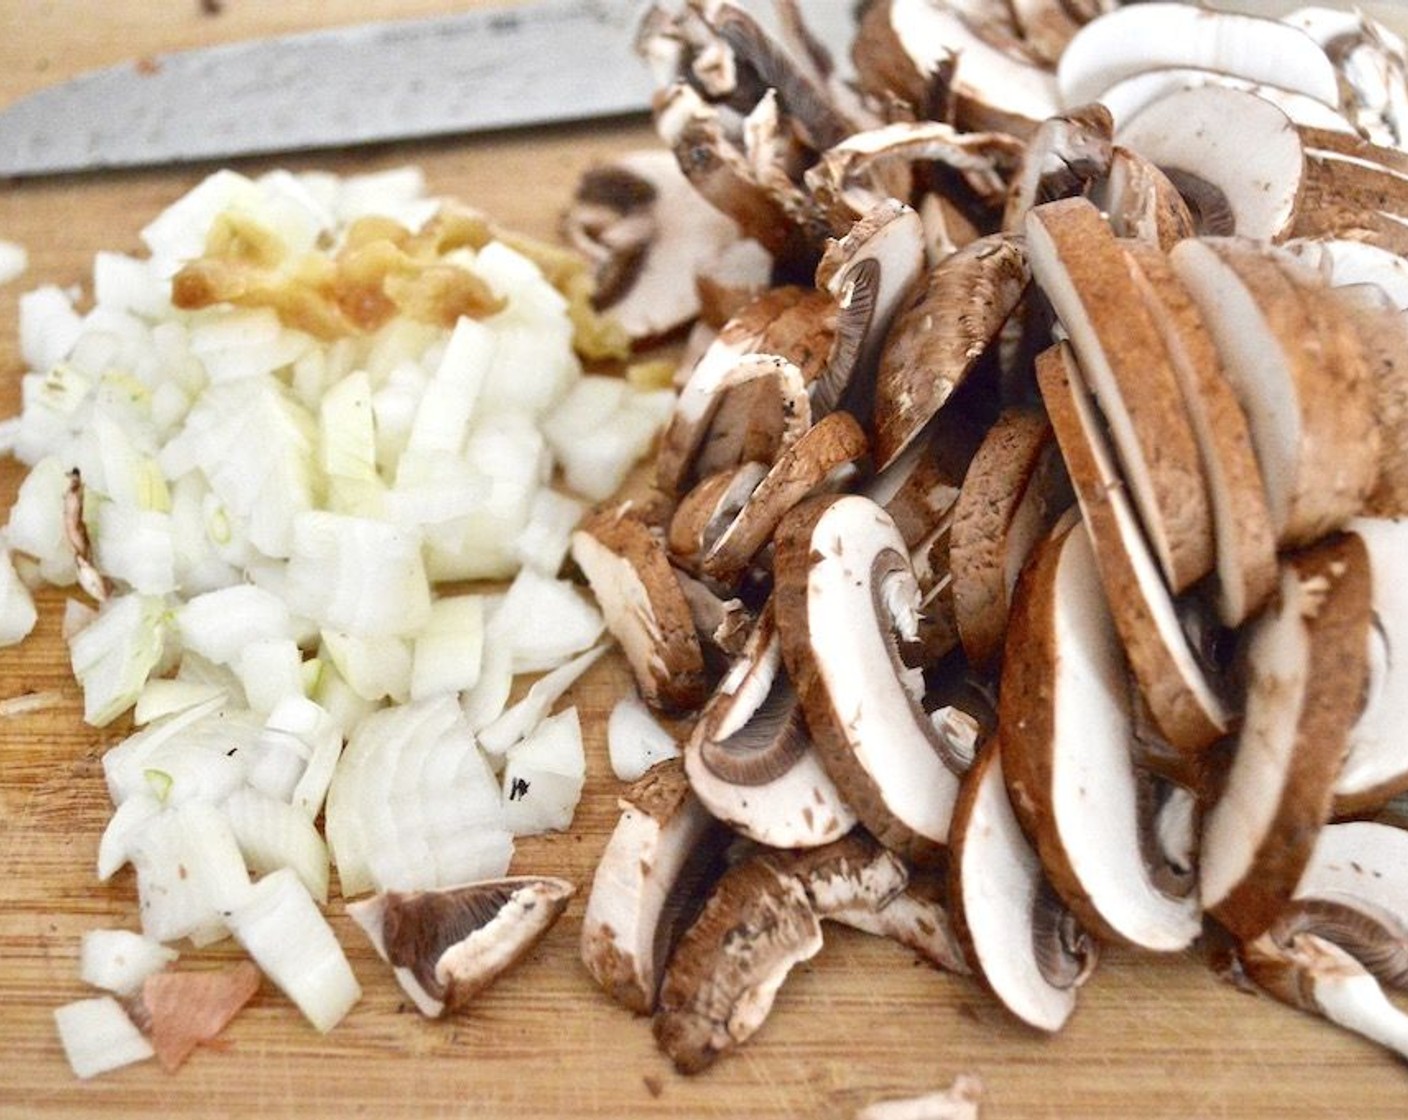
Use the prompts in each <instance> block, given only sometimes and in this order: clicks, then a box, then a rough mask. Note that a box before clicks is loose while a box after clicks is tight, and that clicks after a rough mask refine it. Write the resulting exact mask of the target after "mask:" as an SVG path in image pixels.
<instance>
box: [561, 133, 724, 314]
mask: <svg viewBox="0 0 1408 1120" xmlns="http://www.w3.org/2000/svg"><path fill="white" fill-rule="evenodd" d="M563 228H564V233H565V234H566V236H567V239H568V241H569V242H571V244H572V245H573V246H574V247H576V248H577V249H579V250H581V251H582V252H584V253H585V254H586V255H587V257H588V258H589V259H590V260H592V261H593V263H594V265H595V272H596V281H597V292H596V296H595V297H594V302H595V303H596V305H597V307H598V309H600V310H604V311H609V312H610V314H611V316H612V317H613V318H614V319H615V320H616V321H617V322H619V323H620V324H621V326H622V327H624V328H625V330H626V333H627V334H628V335H629V336H630V337H631V338H632V339H633V340H636V341H640V340H645V339H656V338H661V337H663V336H665V335H668V334H671V333H673V332H674V331H676V330H678V329H679V328H681V327H684V326H685V325H687V324H688V323H689V321H690V320H691V319H693V318H694V317H695V316H696V315H698V314H699V310H700V302H699V293H698V291H697V289H696V287H695V284H694V275H695V273H696V272H697V271H699V270H700V269H701V268H703V267H704V266H705V265H707V264H709V263H711V262H713V261H715V260H717V259H718V258H719V257H720V256H721V255H722V254H723V253H724V252H725V251H726V250H727V249H729V248H730V247H731V246H732V245H734V244H736V243H738V241H739V240H740V235H739V232H738V227H737V226H736V225H735V224H734V223H733V222H732V221H731V220H730V219H729V218H727V217H726V216H724V215H723V214H720V213H719V212H718V211H717V210H715V209H714V208H713V207H712V206H710V205H709V204H708V203H707V202H705V201H704V200H703V199H702V198H700V197H699V194H698V193H697V192H696V191H695V190H694V188H693V187H691V186H690V184H689V182H688V181H687V180H686V179H685V177H684V176H683V175H682V174H681V172H680V169H679V165H678V163H677V162H676V161H675V159H674V158H673V156H671V155H670V153H668V152H657V151H648V152H647V151H642V152H628V153H626V154H624V155H622V156H620V157H618V158H617V159H616V160H615V161H613V162H612V163H610V164H607V165H603V166H600V167H594V168H590V169H588V170H587V171H586V173H585V174H584V175H583V176H582V179H581V182H580V183H579V185H578V188H577V193H576V196H575V198H574V199H573V202H572V205H571V206H570V207H569V208H568V210H567V212H566V214H565V215H564V218H563Z"/></svg>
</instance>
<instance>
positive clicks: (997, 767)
mask: <svg viewBox="0 0 1408 1120" xmlns="http://www.w3.org/2000/svg"><path fill="white" fill-rule="evenodd" d="M1001 756H1002V748H1001V740H1000V739H993V740H991V741H990V742H989V743H988V745H987V746H986V747H985V748H984V749H983V750H982V751H980V752H979V754H978V757H977V760H976V761H975V762H974V763H973V768H972V769H971V770H969V771H968V773H967V775H966V776H965V777H964V779H963V788H962V791H961V793H960V794H959V799H958V806H957V808H956V810H955V812H954V820H953V851H952V859H951V862H950V864H949V897H950V899H951V904H952V907H953V909H952V919H953V926H954V932H955V933H956V935H957V937H958V939H959V943H960V944H961V945H962V946H963V949H964V953H965V955H966V957H967V960H968V963H969V964H970V965H971V966H972V969H973V972H974V973H975V974H976V975H977V976H978V977H979V978H980V979H981V980H982V981H983V982H984V983H985V984H986V985H987V987H988V988H989V989H991V991H992V992H993V994H994V995H996V996H997V998H998V999H999V1000H1000V1001H1001V1002H1002V1004H1003V1005H1004V1006H1005V1007H1006V1008H1007V1009H1008V1010H1009V1011H1011V1012H1012V1013H1013V1014H1014V1015H1016V1016H1017V1018H1019V1019H1021V1020H1022V1021H1023V1022H1024V1023H1027V1024H1029V1025H1031V1026H1033V1027H1035V1028H1037V1029H1038V1030H1043V1031H1056V1030H1059V1029H1060V1028H1061V1027H1062V1026H1064V1025H1065V1023H1066V1020H1067V1019H1069V1018H1070V1017H1071V1014H1072V1013H1073V1012H1074V1011H1075V1006H1076V989H1077V988H1078V987H1079V986H1080V985H1081V984H1082V983H1084V982H1085V980H1086V979H1087V978H1088V977H1089V975H1090V973H1091V972H1092V971H1093V969H1094V967H1095V961H1096V956H1097V950H1096V946H1095V943H1094V942H1093V941H1092V940H1091V939H1090V938H1089V937H1088V936H1087V935H1086V934H1085V933H1084V931H1082V930H1081V929H1080V927H1079V925H1078V924H1077V923H1076V921H1075V919H1074V917H1073V916H1072V915H1071V914H1070V912H1069V911H1068V910H1066V908H1065V906H1064V905H1063V904H1062V903H1061V900H1060V899H1059V898H1058V897H1057V896H1056V894H1055V893H1054V892H1053V891H1052V890H1051V888H1050V886H1049V885H1048V884H1047V882H1046V877H1045V874H1044V872H1043V871H1042V866H1041V861H1040V859H1038V857H1037V853H1036V851H1035V850H1034V849H1033V848H1032V847H1031V845H1030V844H1029V843H1028V841H1027V838H1026V836H1025V835H1024V834H1023V832H1022V828H1021V826H1020V825H1019V824H1018V822H1017V817H1016V815H1015V814H1014V813H1013V811H1012V805H1011V803H1010V802H1009V801H1008V798H1007V788H1006V784H1005V781H1004V777H1003V771H1002V757H1001Z"/></svg>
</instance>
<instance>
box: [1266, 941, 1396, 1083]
mask: <svg viewBox="0 0 1408 1120" xmlns="http://www.w3.org/2000/svg"><path fill="white" fill-rule="evenodd" d="M1239 955H1240V958H1241V962H1242V967H1243V969H1244V970H1245V972H1246V974H1247V976H1248V977H1250V978H1251V979H1252V980H1253V981H1254V982H1255V983H1256V984H1257V986H1258V987H1260V988H1262V989H1263V990H1264V991H1266V992H1267V993H1269V994H1270V995H1272V996H1274V997H1275V998H1276V999H1278V1000H1280V1001H1281V1002H1282V1003H1284V1004H1287V1005H1289V1006H1291V1007H1294V1008H1297V1009H1298V1010H1301V1011H1308V1012H1310V1013H1311V1014H1313V1015H1319V1016H1321V1017H1322V1018H1324V1019H1327V1020H1329V1021H1330V1022H1332V1023H1334V1024H1335V1025H1336V1026H1340V1027H1344V1028H1345V1029H1346V1030H1349V1031H1353V1032H1354V1033H1355V1034H1357V1035H1362V1036H1363V1037H1364V1038H1367V1039H1369V1040H1370V1041H1371V1042H1376V1043H1378V1044H1379V1045H1380V1046H1383V1047H1386V1048H1387V1049H1389V1050H1392V1051H1394V1052H1395V1053H1396V1054H1398V1055H1400V1056H1401V1057H1403V1058H1406V1059H1408V1014H1406V1013H1404V1012H1403V1011H1401V1010H1400V1009H1399V1008H1397V1007H1396V1006H1394V1004H1392V1003H1391V1002H1389V999H1388V997H1387V996H1386V995H1385V994H1384V990H1383V988H1382V987H1381V986H1380V984H1379V981H1378V980H1376V979H1375V978H1374V977H1373V976H1372V975H1371V974H1370V973H1369V971H1368V970H1367V969H1365V968H1364V966H1363V965H1361V964H1360V963H1359V962H1358V961H1357V960H1355V959H1354V957H1353V956H1351V955H1350V954H1349V953H1347V952H1346V951H1345V950H1344V949H1342V948H1340V947H1339V946H1338V945H1336V944H1335V943H1334V942H1333V941H1330V940H1329V939H1327V938H1324V937H1318V936H1316V935H1315V934H1312V933H1296V934H1292V935H1290V936H1289V937H1288V938H1286V939H1285V940H1284V941H1281V940H1278V939H1277V938H1275V937H1274V936H1273V935H1272V934H1264V935H1262V936H1261V937H1258V938H1256V939H1255V940H1254V941H1252V942H1250V943H1249V944H1246V945H1243V946H1242V948H1241V950H1240V954H1239Z"/></svg>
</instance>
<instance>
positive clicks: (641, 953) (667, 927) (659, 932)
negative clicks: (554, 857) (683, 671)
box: [581, 759, 726, 1015]
mask: <svg viewBox="0 0 1408 1120" xmlns="http://www.w3.org/2000/svg"><path fill="white" fill-rule="evenodd" d="M620 805H621V816H620V817H619V818H618V819H617V822H616V827H615V828H614V829H613V830H612V833H611V838H610V839H609V840H608V841H607V844H606V849H605V851H604V852H603V853H602V856H601V859H600V861H599V862H598V863H597V869H596V875H595V877H594V879H593V880H592V889H591V894H590V895H589V896H588V897H587V907H586V912H585V914H584V915H583V916H582V936H581V954H582V963H583V964H585V965H586V967H587V971H588V972H590V973H591V974H592V977H593V978H594V979H595V980H596V982H597V983H598V984H599V985H601V988H602V990H603V991H605V992H606V994H607V995H609V996H610V997H611V998H612V999H614V1000H615V1001H616V1002H617V1003H620V1004H622V1005H623V1006H625V1007H627V1008H629V1009H630V1010H632V1011H635V1012H637V1013H639V1014H642V1015H648V1014H649V1013H650V1012H651V1010H652V1009H653V1008H654V1006H655V994H656V991H657V989H658V988H659V985H660V978H661V976H662V975H663V974H664V970H665V962H666V960H667V959H668V957H669V952H670V949H671V946H672V945H673V943H674V939H675V938H677V937H678V936H679V935H680V934H681V933H682V932H683V928H684V925H685V924H687V923H688V921H689V920H690V919H691V918H692V916H693V913H694V908H695V907H696V906H697V905H698V904H699V902H702V896H703V894H704V893H705V890H706V886H707V884H708V883H710V882H712V881H713V879H715V878H717V876H718V875H719V874H720V873H721V872H722V854H723V849H724V846H725V841H726V836H725V830H724V829H723V828H722V827H721V826H720V825H719V824H718V822H717V821H715V820H714V818H713V817H711V816H710V815H709V813H708V812H707V811H706V810H705V809H704V807H703V806H702V805H701V804H700V802H699V801H698V799H697V798H695V797H694V795H693V794H692V793H691V791H690V786H689V782H688V781H687V780H686V778H685V776H684V771H683V769H682V768H681V765H680V762H679V760H677V759H670V760H668V761H665V762H661V763H658V764H656V765H655V766H653V767H651V769H650V770H648V771H646V773H645V774H644V775H643V776H642V777H641V778H639V779H638V780H637V781H635V782H633V783H632V784H631V785H630V786H629V787H628V788H627V789H626V790H625V792H624V793H622V795H621V798H620ZM696 900H697V901H696Z"/></svg>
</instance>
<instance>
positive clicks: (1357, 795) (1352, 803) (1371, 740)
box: [1335, 518, 1408, 816]
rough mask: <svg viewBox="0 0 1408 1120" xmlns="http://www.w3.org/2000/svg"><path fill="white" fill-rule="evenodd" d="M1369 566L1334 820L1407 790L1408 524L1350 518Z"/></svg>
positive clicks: (1371, 808) (1350, 529)
mask: <svg viewBox="0 0 1408 1120" xmlns="http://www.w3.org/2000/svg"><path fill="white" fill-rule="evenodd" d="M1347 531H1348V532H1351V533H1353V534H1354V535H1355V536H1357V537H1358V538H1359V539H1360V540H1361V541H1363V542H1364V548H1365V551H1366V553H1367V554H1368V560H1369V579H1370V609H1371V610H1372V612H1373V613H1372V615H1371V619H1370V626H1369V629H1368V634H1367V637H1368V644H1369V649H1368V658H1369V678H1368V684H1367V687H1366V690H1365V695H1364V701H1363V707H1362V710H1360V711H1359V713H1358V718H1357V719H1356V720H1355V722H1354V726H1353V727H1352V728H1351V729H1350V732H1349V751H1348V754H1347V755H1346V757H1345V761H1344V766H1343V767H1342V768H1341V770H1340V773H1339V777H1338V778H1337V779H1336V780H1335V813H1336V814H1337V815H1340V816H1346V815H1349V814H1351V813H1364V812H1373V811H1375V810H1377V809H1379V808H1380V807H1382V806H1383V805H1384V804H1385V803H1386V802H1388V801H1389V800H1390V799H1391V798H1393V797H1394V796H1396V795H1397V794H1399V793H1402V792H1403V791H1405V790H1408V751H1405V750H1404V749H1403V734H1404V728H1405V727H1408V583H1405V581H1404V579H1403V573H1404V572H1405V571H1408V521H1390V520H1385V519H1378V518H1375V519H1369V518H1356V519H1355V520H1354V521H1351V522H1350V523H1349V526H1348V530H1347Z"/></svg>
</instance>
